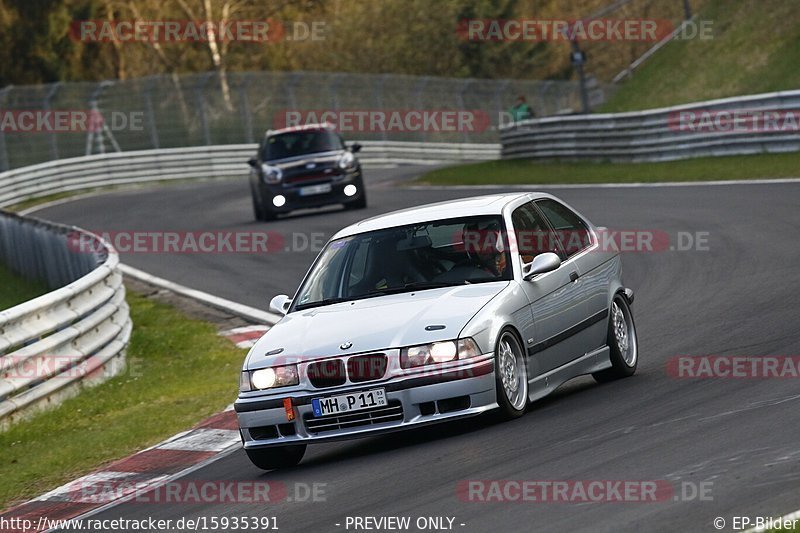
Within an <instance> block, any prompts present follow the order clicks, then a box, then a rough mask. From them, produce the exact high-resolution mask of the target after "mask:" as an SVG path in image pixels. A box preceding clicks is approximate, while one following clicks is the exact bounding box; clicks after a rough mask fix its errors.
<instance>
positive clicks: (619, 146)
mask: <svg viewBox="0 0 800 533" xmlns="http://www.w3.org/2000/svg"><path fill="white" fill-rule="evenodd" d="M798 117H800V91H782V92H775V93H767V94H755V95H749V96H739V97H734V98H723V99H719V100H710V101H707V102H697V103H693V104H687V105H680V106H674V107H667V108H661V109H650V110H647V111H636V112H629V113H604V114H597V115H582V116H570V117H553V118H544V119H536V120H529V121H524V122H520V123H518V124H515V125H513V126H510V127H507V128H504V129H503V131H502V133H501V138H502V146H503V148H502V155H503V157H504V158H508V159H511V158H531V159H568V160H577V159H585V160H608V161H620V162H635V161H669V160H675V159H686V158H690V157H702V156H726V155H744V154H761V153H780V152H796V151H800V133H798V128H797V124H798Z"/></svg>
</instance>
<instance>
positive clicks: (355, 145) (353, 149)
mask: <svg viewBox="0 0 800 533" xmlns="http://www.w3.org/2000/svg"><path fill="white" fill-rule="evenodd" d="M350 151H351V152H353V153H356V152H360V151H361V145H360V144H358V143H353V144H351V145H350Z"/></svg>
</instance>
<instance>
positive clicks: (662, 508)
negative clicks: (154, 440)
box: [35, 168, 800, 533]
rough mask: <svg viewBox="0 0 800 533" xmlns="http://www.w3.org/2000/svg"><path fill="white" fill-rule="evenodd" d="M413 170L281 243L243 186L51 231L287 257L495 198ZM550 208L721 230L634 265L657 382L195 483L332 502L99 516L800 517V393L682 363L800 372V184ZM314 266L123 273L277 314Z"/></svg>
mask: <svg viewBox="0 0 800 533" xmlns="http://www.w3.org/2000/svg"><path fill="white" fill-rule="evenodd" d="M415 171H416V169H408V168H406V169H399V170H398V169H394V170H382V171H378V170H375V171H372V172H371V175H369V176H370V178H371V181H370V184H371V188H370V191H369V193H370V197H369V200H370V206H369V208H368V209H366V210H363V211H342V210H338V209H333V210H325V211H315V212H312V213H309V214H303V215H300V216H293V217H289V218H285V219H281V220H278V221H276V222H273V223H268V224H266V225H265V224H262V223H256V222H254V221H253V219H252V215H251V206H250V199H249V192H248V188H247V184H246V182H245V181H244V180H232V181H231V180H228V181H208V182H200V183H188V184H187V183H184V184H180V185H175V186H168V187H160V188H152V189H139V190H125V191H115V192H110V193H107V194H102V195H99V196H94V197H90V198H85V199H79V200H75V201H72V202H68V203H64V204H61V205H56V206H52V207H49V208H46V209H43V210H41V211H39V212H37V213H35V215H36V216H39V217H43V218H46V219H50V220H55V221H59V222H66V223H72V224H76V225H79V226H82V227H85V228H88V229H92V230H96V231H115V230H126V231H130V230H159V231H161V230H187V231H204V230H223V231H227V230H230V231H248V230H263V229H265V228H266V229H269V230H271V231H275V232H277V233H278V234H280V235H282V236H283V238H284V242H288V239H290V238H291V236H292V235H293V234H297V235H304V236H309V235H311V234H322V235H323V236H324V237H325V238H327V237H329V236H330V235H332V234H333V233H334V232H335V231H336V230H338V229H339V228H341V227H343V226H345V225H347V224H349V223H351V222H354V221H356V220H358V219H361V218H365V217H367V216H371V215H375V214H379V213H383V212H386V211H390V210H394V209H398V208H403V207H408V206H415V205H420V204H423V203H428V202H433V201H437V200H443V199H448V198H455V197H463V196H470V195H474V194H480V193H482V192H476V191H467V190H463V189H451V190H441V189H417V188H408V187H404V186H402V181H403V179H405V178H407V177H408V176H410V175H413V174H414V172H415ZM395 180H397V181H399V182H400V186H397V183H395ZM498 190H509V189H505V188H499V189H498ZM548 192H552V193H554V194H556V195H558V196H560V197H561V198H563V199H564V200H566V201H567V202H569V203H570V204H571V205H573V206H574V207H575V208H576V209H578V210H580V211H581V212H582V213H583V214H584V215H586V216H588V217H589V218H590V219H591V220H592V221H593V222H594V223H595V224H597V225H604V226H608V227H609V228H612V229H628V230H630V229H636V230H657V231H663V232H666V233H668V234H669V235H670V236H671V238H672V239H673V241H672V242H673V244H676V239H677V235H678V233H679V232H689V233H690V234H695V232H707V239H708V240H707V245H708V250H694V249H693V250H688V251H677V250H673V251H669V250H665V251H660V252H654V253H636V252H634V253H626V254H624V257H623V265H624V278H625V280H626V284H627V285H628V286H630V287H632V288H633V289H634V290H635V291H636V302H635V304H634V312H635V316H636V322H637V327H638V334H639V343H640V344H639V349H640V364H639V371H638V373H637V374H636V375H635V376H634V377H632V378H630V379H625V380H622V381H617V382H613V383H609V384H605V385H598V384H596V383H595V382H594V381H593V380H592V379H591V378H588V377H585V378H579V379H576V380H573V381H572V382H570V383H568V384H567V385H565V386H563V387H561V389H559V390H558V391H557V392H556V393H555V394H553V395H551V396H550V397H549V398H547V399H545V400H542V401H539V402H537V403H535V404H534V405H533V406H532V407H531V408H530V410H529V412H528V413H527V414H526V415H525V416H524V417H522V418H520V419H517V420H514V421H513V422H509V423H505V424H494V423H491V422H490V421H488V420H484V419H470V420H466V421H459V422H454V423H451V424H447V425H444V426H438V427H430V428H426V429H420V430H416V431H413V432H408V433H400V434H390V435H388V436H382V437H376V438H371V439H366V440H360V441H347V442H339V443H332V444H324V445H318V446H312V447H310V448H309V450H308V452H307V454H306V458H305V459H304V461H303V462H302V463H301V465H300V466H299V467H297V468H295V469H292V470H287V471H275V472H268V473H262V472H261V471H259V470H257V469H256V468H255V467H253V466H251V464H250V463H249V461H248V460H247V458H246V456H245V455H244V453H243V452H241V451H237V452H235V453H233V454H231V455H229V456H227V457H225V458H224V459H221V460H219V461H217V462H215V463H213V464H211V465H210V466H208V467H205V468H203V469H201V470H198V471H196V472H194V473H192V474H190V476H189V479H194V480H216V481H220V480H236V481H282V482H285V483H286V484H287V485H289V487H293V486H294V484H295V483H307V484H311V483H324V484H326V485H325V501H321V502H314V503H310V502H299V501H291V502H288V501H283V502H278V503H274V504H269V505H255V504H249V503H239V504H229V503H225V504H180V505H172V504H170V505H167V504H143V503H138V504H135V503H129V504H123V505H121V506H118V507H115V508H112V509H109V510H107V511H104V512H103V513H102V514H101V515H99V516H98V517H99V518H144V517H155V518H172V519H177V518H180V517H199V516H206V517H211V516H217V517H220V516H228V517H232V516H250V517H253V516H273V517H277V520H278V525H279V527H280V530H281V531H284V532H286V531H307V532H326V531H347V529H346V528H345V523H346V522H345V520H346V517H348V516H351V517H352V516H410V517H412V523H413V520H415V519H416V518H417V517H420V516H450V517H455V526H454V529H455V530H456V531H464V532H470V533H471V532H484V531H485V532H490V531H498V532H506V531H509V532H511V531H559V532H560V531H666V530H670V531H673V530H685V531H701V532H702V531H716V529H715V528H714V527H713V525H712V521H713V520H714V518H715V517H723V518H725V519H726V521H727V525H726V527H725V528H724V531H733V530H732V529H731V523H732V522H731V521H732V517H733V516H742V515H745V516H747V515H749V516H758V515H761V516H776V515H782V514H785V513H787V512H790V511H794V510H796V509H798V508H800V380H798V379H706V380H693V379H676V378H674V377H671V376H670V375H669V374H668V373H667V371H666V368H667V361H668V360H669V359H670V358H672V357H675V356H678V355H723V356H734V355H743V356H755V357H757V356H767V355H798V354H800V334H799V333H798V332H800V306H799V305H798V302H799V301H800V246H798V244H800V242H799V239H798V228H800V213H799V212H798V206H799V205H800V184H769V185H767V184H763V185H759V184H755V185H733V186H678V187H643V188H596V187H593V188H581V189H572V188H570V189H563V190H558V189H555V190H548ZM301 244H302V243H301ZM314 256H315V252H313V251H311V250H305V251H288V252H287V251H280V252H278V253H273V254H262V255H252V254H180V255H175V254H170V255H167V254H130V253H123V254H122V260H123V262H125V263H128V264H130V265H132V266H134V267H137V268H140V269H142V270H145V271H146V272H149V273H151V274H155V275H157V276H161V277H164V278H167V279H169V280H172V281H175V282H178V283H181V284H184V285H187V286H189V287H192V288H196V289H200V290H204V291H207V292H210V293H212V294H215V295H218V296H222V297H225V298H229V299H232V300H235V301H238V302H241V303H245V304H248V305H252V306H256V307H260V308H263V309H266V307H267V301H268V300H269V298H270V297H271V296H273V295H274V294H277V293H279V292H281V293H292V292H293V291H294V290H295V288H296V287H297V284H298V283H299V281H300V280H301V278H302V276H303V274H304V273H305V271H306V269H307V268H308V266H309V265H310V263H311V261H312V260H313V258H314ZM232 387H235V384H232ZM472 479H483V480H487V479H493V480H505V479H514V480H666V481H668V482H669V483H670V484H672V486H673V487H674V488H675V496H676V497H677V500H676V499H675V498H673V497H669V498H667V499H666V500H665V501H658V502H650V503H639V502H625V503H543V502H524V503H476V502H465V501H461V500H460V499H459V498H458V496H457V493H456V488H457V484H458V483H459V482H460V481H463V480H472ZM701 483H707V484H708V485H704V486H705V487H707V488H708V487H710V494H708V495H707V496H710V499H705V500H704V501H698V500H696V499H695V500H694V501H680V500H681V497H680V493H681V490H682V487H685V488H686V490H687V491H688V492H691V491H692V489H693V488H697V487H699V486H700V484H701ZM687 496H691V494H689V495H687ZM336 524H340V525H339V526H337V525H336ZM461 524H464V525H463V526H462V525H461ZM349 530H350V531H353V529H352V528H351V529H349ZM414 530H416V529H415V528H412V531H414Z"/></svg>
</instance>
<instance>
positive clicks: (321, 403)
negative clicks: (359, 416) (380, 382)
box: [311, 389, 388, 416]
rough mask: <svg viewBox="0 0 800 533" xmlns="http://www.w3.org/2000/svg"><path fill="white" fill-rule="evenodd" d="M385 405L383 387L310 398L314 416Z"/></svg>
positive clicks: (386, 403)
mask: <svg viewBox="0 0 800 533" xmlns="http://www.w3.org/2000/svg"><path fill="white" fill-rule="evenodd" d="M387 405H388V402H387V400H386V390H385V389H372V390H367V391H362V392H354V393H352V394H342V395H339V396H328V397H327V398H314V399H313V400H311V407H313V409H314V416H329V415H339V414H342V413H350V412H353V411H362V410H364V409H372V408H374V407H386V406H387Z"/></svg>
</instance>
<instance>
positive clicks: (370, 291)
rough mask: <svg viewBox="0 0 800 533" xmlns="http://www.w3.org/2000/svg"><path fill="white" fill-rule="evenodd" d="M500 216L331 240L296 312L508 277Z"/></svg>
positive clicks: (301, 294)
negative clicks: (352, 301) (331, 304)
mask: <svg viewBox="0 0 800 533" xmlns="http://www.w3.org/2000/svg"><path fill="white" fill-rule="evenodd" d="M503 227H504V226H503V222H502V218H501V217H500V216H499V215H498V216H475V217H465V218H457V219H447V220H440V221H434V222H426V223H423V224H415V225H412V226H401V227H395V228H389V229H385V230H379V231H371V232H367V233H362V234H358V235H354V236H352V237H345V238H343V239H338V240H335V241H332V242H331V243H329V244H328V246H327V247H326V248H325V249H324V250H323V251H322V253H321V254H320V256H319V258H318V259H317V261H316V263H315V264H314V266H313V267H312V270H311V272H310V273H309V275H308V276H307V277H306V280H305V282H304V283H303V285H302V287H300V290H299V291H298V296H297V298H296V299H295V302H296V303H295V310H300V309H306V308H309V307H316V306H319V305H326V304H329V303H336V302H343V301H348V300H357V299H361V298H370V297H373V296H382V295H385V294H393V293H398V292H408V291H414V290H423V289H432V288H438V287H448V286H455V285H465V284H469V283H485V282H489V281H499V280H509V279H511V261H510V257H509V253H508V246H507V245H506V244H505V242H504V240H503V235H505V231H504V229H503Z"/></svg>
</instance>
